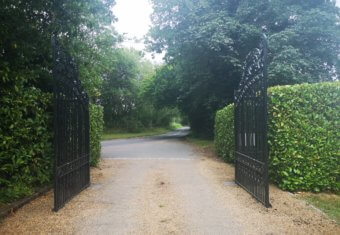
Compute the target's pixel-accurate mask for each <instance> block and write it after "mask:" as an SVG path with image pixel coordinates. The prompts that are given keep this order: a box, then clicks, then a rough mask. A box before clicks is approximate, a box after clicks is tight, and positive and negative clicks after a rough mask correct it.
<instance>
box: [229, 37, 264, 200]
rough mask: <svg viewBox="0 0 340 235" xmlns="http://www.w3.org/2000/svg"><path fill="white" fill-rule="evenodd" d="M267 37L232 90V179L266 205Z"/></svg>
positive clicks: (250, 55) (252, 54)
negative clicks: (233, 174)
mask: <svg viewBox="0 0 340 235" xmlns="http://www.w3.org/2000/svg"><path fill="white" fill-rule="evenodd" d="M266 60H267V39H266V36H265V35H263V37H262V40H261V42H260V45H259V47H258V48H255V49H254V50H252V51H251V52H250V53H249V54H248V55H247V57H246V60H245V63H244V72H243V75H242V78H241V82H240V85H239V88H238V90H237V91H236V92H235V181H236V183H237V184H239V185H240V186H241V187H243V188H244V189H245V190H247V191H248V192H249V193H250V194H251V195H253V196H254V197H255V198H256V199H257V200H259V201H260V202H262V203H263V204H264V205H265V206H267V207H269V206H270V203H269V182H268V149H267V81H266V79H267V78H266V77H267V65H266V63H267V61H266Z"/></svg>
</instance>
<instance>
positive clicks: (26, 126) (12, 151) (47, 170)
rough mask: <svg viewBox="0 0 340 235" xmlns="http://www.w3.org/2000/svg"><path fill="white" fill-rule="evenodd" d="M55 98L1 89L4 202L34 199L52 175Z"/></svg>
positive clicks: (0, 188) (0, 190) (0, 195)
mask: <svg viewBox="0 0 340 235" xmlns="http://www.w3.org/2000/svg"><path fill="white" fill-rule="evenodd" d="M50 101H51V95H49V94H46V93H43V92H41V91H40V90H39V89H36V88H32V87H28V88H27V87H25V86H24V85H23V84H21V83H20V82H16V83H15V85H13V86H12V87H11V86H7V87H6V88H4V89H1V87H0V122H1V125H0V202H8V201H12V200H15V199H18V198H21V197H23V196H27V195H30V194H31V193H32V192H33V191H34V187H36V186H39V185H43V184H46V183H49V182H50V180H51V175H52V134H51V133H52V132H51V129H50V127H51V114H50V113H49V112H48V107H50Z"/></svg>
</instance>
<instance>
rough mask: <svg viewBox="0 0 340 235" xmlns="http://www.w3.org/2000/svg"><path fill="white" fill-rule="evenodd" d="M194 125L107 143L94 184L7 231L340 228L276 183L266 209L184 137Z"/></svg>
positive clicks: (2, 229)
mask: <svg viewBox="0 0 340 235" xmlns="http://www.w3.org/2000/svg"><path fill="white" fill-rule="evenodd" d="M187 131H188V130H187V129H182V130H179V131H176V132H171V133H169V134H167V135H162V136H158V137H152V138H144V139H143V138H141V139H128V140H113V141H104V142H102V147H103V148H102V157H103V159H102V161H101V163H100V167H99V168H97V169H94V170H93V171H92V185H91V187H90V188H88V189H87V190H85V191H84V192H82V193H81V194H80V195H78V196H77V197H75V198H74V199H73V200H72V201H71V202H69V203H68V204H67V205H66V206H65V207H64V208H63V209H62V210H60V211H59V212H58V213H53V212H51V210H50V208H51V206H52V193H51V192H50V193H49V194H47V195H45V196H43V197H41V198H39V199H37V200H35V201H33V202H32V203H30V204H28V205H26V206H25V207H23V208H22V209H21V210H19V211H18V212H17V213H15V214H13V215H11V216H9V217H8V218H7V219H5V220H4V221H3V222H2V223H1V224H0V234H16V233H20V234H37V233H39V234H41V233H42V234H44V233H50V234H60V233H64V234H340V229H339V226H338V225H336V223H335V222H333V221H331V220H329V219H327V218H326V217H325V216H324V215H323V214H322V213H321V212H319V211H317V210H315V209H314V208H311V207H310V206H308V205H306V203H305V202H303V201H301V200H299V199H297V198H295V196H294V195H292V194H290V193H287V192H283V191H281V190H279V189H277V188H276V187H274V186H271V188H270V193H271V203H272V205H273V207H272V208H270V209H267V208H264V207H263V206H262V205H261V204H259V203H257V202H256V201H255V200H254V199H253V198H252V197H251V196H249V195H248V194H247V193H246V192H245V191H244V190H242V189H240V188H239V187H237V186H235V185H234V184H233V183H232V181H233V174H234V170H233V167H232V166H230V165H228V164H225V163H223V162H221V161H219V160H218V159H215V158H212V157H209V156H207V154H204V153H202V152H199V151H197V150H196V149H195V148H194V147H193V146H191V145H189V144H187V143H185V142H184V141H183V140H181V137H183V136H184V135H185V134H186V133H187Z"/></svg>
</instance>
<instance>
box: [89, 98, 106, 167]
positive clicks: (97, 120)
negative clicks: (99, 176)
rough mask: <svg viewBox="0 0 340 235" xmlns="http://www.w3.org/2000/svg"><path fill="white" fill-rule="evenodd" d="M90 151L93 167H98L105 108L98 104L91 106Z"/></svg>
mask: <svg viewBox="0 0 340 235" xmlns="http://www.w3.org/2000/svg"><path fill="white" fill-rule="evenodd" d="M89 111H90V151H91V154H90V156H91V158H90V163H91V166H96V165H97V164H98V161H99V158H100V150H101V145H100V140H101V136H102V133H103V128H104V119H103V118H104V117H103V107H102V106H100V105H96V104H90V106H89Z"/></svg>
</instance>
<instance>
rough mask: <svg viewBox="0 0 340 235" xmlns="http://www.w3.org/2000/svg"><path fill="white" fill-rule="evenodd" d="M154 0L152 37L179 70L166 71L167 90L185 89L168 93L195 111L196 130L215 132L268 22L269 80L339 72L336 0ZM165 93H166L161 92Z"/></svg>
mask: <svg viewBox="0 0 340 235" xmlns="http://www.w3.org/2000/svg"><path fill="white" fill-rule="evenodd" d="M152 3H153V4H154V13H153V15H152V21H153V27H152V28H151V30H150V32H149V37H148V38H147V42H148V44H149V47H150V49H152V50H153V51H155V52H161V51H165V52H166V56H165V59H166V62H167V66H170V67H169V68H167V69H165V70H168V72H169V69H170V68H171V69H170V70H171V71H172V76H171V78H170V77H169V78H165V77H167V76H168V73H167V74H165V75H164V76H165V77H163V78H159V79H160V80H165V79H168V80H170V81H167V82H168V83H169V84H172V85H171V86H167V87H169V90H168V94H174V92H173V88H174V86H177V87H176V89H177V91H179V92H178V93H177V94H175V95H171V96H169V99H170V97H171V99H172V102H176V104H178V105H179V107H180V108H181V110H182V111H183V112H184V113H185V114H186V115H187V116H188V118H189V120H190V124H191V127H192V129H193V130H194V131H195V132H196V133H201V134H205V135H211V134H212V133H213V132H212V130H213V124H214V113H215V112H216V110H217V109H220V108H221V107H223V106H224V105H225V104H227V103H231V102H232V101H233V93H234V90H235V89H236V88H237V85H238V83H239V81H240V78H241V75H242V68H243V61H244V59H245V57H246V55H247V54H248V52H249V51H250V50H251V49H252V48H254V47H255V46H256V45H257V44H258V41H259V39H260V36H261V34H262V30H263V29H264V30H265V31H266V34H267V36H268V40H269V46H270V50H269V68H268V80H269V84H270V85H283V84H295V83H303V82H309V83H313V82H321V81H332V80H334V79H337V78H339V71H340V67H339V66H340V64H339V59H338V55H339V54H340V22H339V19H340V18H339V16H340V14H339V8H337V7H336V6H335V2H334V1H330V0H314V1H304V0H298V1H296V0H294V1H293V0H271V1H269V0H266V1H263V0H242V1H240V0H186V1H181V0H171V1H168V0H152ZM165 70H164V71H165ZM164 71H163V72H164ZM158 74H159V73H158ZM160 82H161V81H160ZM163 83H164V82H163ZM165 93H167V92H166V91H163V92H162V94H165ZM164 98H165V97H164V95H160V96H159V98H158V99H160V100H161V99H164ZM167 102H169V101H167ZM167 102H165V103H167Z"/></svg>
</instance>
